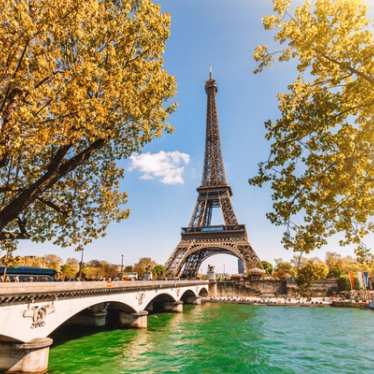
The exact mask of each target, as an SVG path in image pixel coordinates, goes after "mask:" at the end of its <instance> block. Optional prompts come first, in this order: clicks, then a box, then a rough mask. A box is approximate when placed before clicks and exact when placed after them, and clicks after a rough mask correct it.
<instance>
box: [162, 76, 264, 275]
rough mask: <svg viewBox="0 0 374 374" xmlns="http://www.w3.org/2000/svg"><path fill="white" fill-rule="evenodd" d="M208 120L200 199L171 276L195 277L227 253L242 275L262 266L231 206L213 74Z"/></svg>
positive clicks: (207, 87)
mask: <svg viewBox="0 0 374 374" xmlns="http://www.w3.org/2000/svg"><path fill="white" fill-rule="evenodd" d="M205 91H206V93H207V119H206V139H205V160H204V172H203V179H202V183H201V186H200V187H198V188H197V192H198V194H199V195H198V198H197V202H196V205H195V209H194V210H193V213H192V217H191V220H190V223H189V225H188V227H184V228H182V233H181V240H180V242H179V244H178V245H177V248H176V249H175V251H174V252H173V254H172V255H171V256H170V258H169V259H168V261H167V263H166V271H167V274H168V276H171V277H181V278H195V277H196V275H197V272H198V270H199V268H200V265H201V264H202V262H203V261H204V260H205V259H206V258H208V257H209V256H212V255H214V254H219V253H226V254H231V255H233V256H235V257H237V258H238V266H239V272H240V270H241V272H245V271H248V270H249V269H251V268H253V267H261V264H260V260H259V258H258V257H257V255H256V253H255V251H254V250H253V248H252V247H251V245H250V244H249V242H248V238H247V231H246V228H245V225H240V224H238V221H237V219H236V216H235V213H234V210H233V208H232V205H231V196H232V191H231V187H230V186H229V185H228V183H227V180H226V175H225V169H224V166H223V159H222V152H221V142H220V135H219V125H218V115H217V108H216V94H217V91H218V89H217V85H216V81H215V80H214V79H213V78H212V72H210V73H209V79H208V81H207V82H206V83H205ZM214 209H220V210H221V211H222V214H223V220H224V225H211V222H212V215H213V210H214Z"/></svg>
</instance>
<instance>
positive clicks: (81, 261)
mask: <svg viewBox="0 0 374 374" xmlns="http://www.w3.org/2000/svg"><path fill="white" fill-rule="evenodd" d="M80 252H81V260H80V262H79V270H78V274H77V278H78V279H79V280H81V277H82V270H83V255H84V248H82V249H80Z"/></svg>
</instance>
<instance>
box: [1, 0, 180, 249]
mask: <svg viewBox="0 0 374 374" xmlns="http://www.w3.org/2000/svg"><path fill="white" fill-rule="evenodd" d="M0 9H1V12H0V194H1V195H2V196H0V202H1V203H0V227H1V230H2V232H3V231H4V230H5V231H7V232H9V233H11V234H15V235H14V236H15V237H17V233H19V229H20V227H19V224H18V223H17V220H16V219H15V218H14V216H12V215H11V214H9V209H10V207H12V210H13V211H15V210H14V207H17V209H18V208H19V207H21V206H22V209H20V210H19V215H18V217H22V219H24V220H25V222H27V223H26V227H25V228H26V229H27V232H28V234H29V235H31V237H32V238H33V239H35V240H46V239H49V240H54V241H55V242H56V243H57V244H60V245H71V244H74V245H81V244H86V243H87V242H89V241H90V240H91V239H92V238H95V237H97V236H100V235H102V234H103V233H104V231H105V228H106V226H107V225H108V223H109V222H110V221H111V220H113V219H114V220H115V219H123V218H125V217H126V216H127V215H128V212H127V211H126V210H123V209H122V207H121V206H122V204H123V203H124V202H126V195H125V194H123V193H122V192H120V188H119V181H120V178H121V176H122V175H123V172H122V169H121V168H119V167H118V166H117V164H116V160H119V159H121V158H124V157H127V156H128V155H129V154H130V153H131V152H132V151H135V150H138V149H139V148H140V147H142V145H144V143H145V142H148V141H151V140H152V139H153V138H154V137H155V136H160V135H162V134H163V132H164V131H169V130H170V126H169V125H168V124H167V118H168V115H169V113H170V112H171V111H172V110H173V106H172V105H171V106H168V105H165V102H166V101H167V100H168V99H169V98H170V97H172V96H173V94H174V92H175V80H174V78H173V77H172V76H170V75H169V74H168V73H167V71H165V69H164V66H163V64H164V61H163V53H164V48H165V42H166V40H167V38H168V36H169V29H170V19H169V16H168V15H166V14H162V13H161V11H160V8H159V6H157V5H155V4H154V3H153V2H152V1H150V0H140V1H139V0H124V1H121V2H117V1H111V0H103V1H98V0H85V1H76V0H64V1H63V2H61V1H59V0H19V1H9V0H0ZM60 155H61V156H62V157H59V156H60ZM74 157H75V159H76V160H78V161H77V162H72V161H71V160H75V159H74ZM68 166H69V167H68ZM59 173H60V174H59ZM46 175H47V176H48V177H49V179H48V178H47V179H46ZM43 178H45V181H44V180H43ZM47 182H48V183H47ZM36 187H37V188H36ZM22 194H23V198H22V199H20V196H21V195H22ZM25 194H26V195H27V194H29V195H28V196H25ZM7 209H8V212H7ZM9 217H11V218H10V219H9Z"/></svg>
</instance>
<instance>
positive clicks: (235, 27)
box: [18, 0, 373, 272]
mask: <svg viewBox="0 0 374 374" xmlns="http://www.w3.org/2000/svg"><path fill="white" fill-rule="evenodd" d="M157 3H159V4H160V5H161V8H162V10H163V11H164V12H168V13H170V14H171V17H172V29H171V37H170V39H169V41H168V43H167V49H166V54H165V66H166V69H167V70H168V71H169V72H170V73H171V74H172V75H174V76H175V77H176V80H177V84H178V92H177V95H176V97H175V101H176V103H177V104H178V108H177V110H176V112H175V113H174V114H173V115H172V116H171V118H170V122H171V123H172V124H173V125H174V127H175V132H174V133H173V134H172V135H164V136H163V137H162V138H160V139H157V140H155V141H153V142H152V143H151V144H149V145H147V146H146V147H145V148H144V150H143V153H142V154H138V155H133V156H132V157H131V158H130V159H129V160H126V161H124V162H123V165H124V167H125V169H126V174H125V178H124V180H123V182H122V186H121V188H122V189H123V190H124V191H126V192H127V193H128V208H130V210H131V214H130V217H129V219H128V220H126V221H123V222H121V223H119V224H114V223H113V224H111V225H110V227H109V229H108V231H107V235H106V236H105V238H102V239H99V240H96V241H94V242H93V243H92V244H90V245H89V246H87V248H86V250H85V253H84V256H85V260H89V259H94V258H97V259H104V260H107V261H110V262H113V263H119V262H120V259H121V254H123V255H124V260H125V264H133V263H134V262H136V261H137V260H138V259H139V258H140V257H152V258H153V259H155V260H156V261H157V262H159V263H164V262H165V261H166V260H167V258H168V256H169V255H170V254H171V253H172V251H173V250H174V248H175V247H176V245H177V243H178V241H179V239H180V229H181V227H183V226H186V225H187V224H188V222H189V219H190V216H191V214H192V209H193V207H194V205H195V201H196V198H197V192H196V188H197V187H198V185H199V184H200V182H201V175H202V167H203V156H204V141H205V138H204V137H205V114H206V95H205V91H204V84H205V81H206V80H207V78H208V71H209V65H212V66H213V75H214V78H215V79H216V81H217V85H218V96H217V106H218V112H219V121H220V131H221V145H222V151H223V157H224V163H225V169H226V176H227V178H228V182H229V184H230V185H231V187H232V189H233V193H234V195H233V201H232V202H233V206H234V210H235V212H236V215H237V218H238V220H239V223H241V224H245V225H246V227H247V232H248V236H249V241H250V243H251V245H252V247H253V248H254V249H255V251H256V252H257V254H258V256H259V257H260V258H261V259H264V260H270V261H272V260H273V259H275V258H284V259H290V258H291V257H292V253H290V252H288V251H286V250H285V249H284V248H283V247H282V245H281V236H282V228H280V227H275V226H273V225H272V224H271V223H270V222H269V221H268V220H267V219H266V217H265V214H266V212H268V211H270V210H271V205H272V202H271V191H270V190H269V188H262V189H259V188H256V187H252V186H249V185H248V178H250V177H251V176H254V175H255V174H256V171H257V163H258V162H260V161H262V160H266V159H267V156H268V152H269V143H267V142H266V141H265V138H264V135H265V130H264V122H265V121H266V120H268V119H276V118H277V117H278V115H279V112H278V108H277V99H276V95H277V93H278V92H282V91H285V90H286V88H287V84H288V83H289V82H291V81H292V80H293V79H294V77H295V69H294V66H293V65H292V64H274V65H273V66H272V67H271V68H270V69H267V70H266V71H265V72H264V73H262V74H260V75H254V74H253V70H254V67H255V63H254V61H253V60H252V57H251V56H252V52H253V50H254V48H255V47H256V45H258V44H270V45H271V44H272V39H271V37H272V36H271V34H270V33H269V32H268V31H265V30H264V29H263V27H262V24H261V18H262V17H263V16H265V15H269V14H271V13H272V11H271V1H270V0H159V1H157ZM369 3H371V1H370V2H369ZM370 7H371V8H373V4H372V3H371V4H370ZM372 11H373V9H371V14H372V13H373V12H372ZM331 250H335V251H338V252H340V253H342V254H348V255H350V254H352V253H353V251H352V248H350V247H343V248H340V247H339V245H338V243H337V240H331V242H330V243H329V244H328V245H326V246H325V247H324V248H322V249H321V250H318V251H315V252H314V253H313V255H317V256H319V257H324V254H325V252H326V251H331ZM18 253H19V254H20V255H42V254H46V253H55V254H57V255H59V256H61V257H63V258H67V257H77V258H78V254H77V253H74V251H73V250H72V249H66V248H59V247H56V246H53V245H52V244H50V243H44V244H35V243H31V242H29V241H23V242H22V243H21V244H20V247H19V252H18ZM208 263H209V264H213V265H215V266H216V270H217V271H218V272H222V271H223V269H225V271H226V272H236V270H237V266H236V259H235V258H234V257H232V256H228V255H217V256H213V257H211V258H209V259H208V260H207V261H206V263H204V265H203V267H202V270H205V268H206V266H207V264H208Z"/></svg>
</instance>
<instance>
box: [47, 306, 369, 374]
mask: <svg viewBox="0 0 374 374" xmlns="http://www.w3.org/2000/svg"><path fill="white" fill-rule="evenodd" d="M69 334H70V335H71V336H70V337H69V338H70V339H67V338H66V332H65V338H64V339H65V340H57V344H56V345H55V346H54V348H52V350H51V353H50V365H49V367H50V371H49V373H50V374H78V373H81V374H125V373H149V374H152V373H191V374H195V373H196V374H199V373H206V374H208V373H211V374H213V373H214V374H215V373H249V374H250V373H266V374H268V373H269V374H273V373H274V374H286V373H287V374H288V373H289V374H291V373H312V374H313V373H316V374H317V373H318V374H324V373H326V374H329V373H334V374H335V373H338V374H342V373H355V374H356V373H360V374H362V373H374V312H372V311H369V310H355V309H335V308H295V307H294V308H293V307H289V308H286V307H262V306H249V305H229V304H212V305H209V304H208V305H203V306H196V307H185V311H184V313H181V314H169V313H165V314H155V315H151V316H150V317H149V327H148V330H110V331H91V332H90V333H89V334H87V332H86V335H84V336H82V335H81V336H78V335H79V334H80V332H79V331H71V332H69ZM74 335H75V338H74V339H73V336H74Z"/></svg>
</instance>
